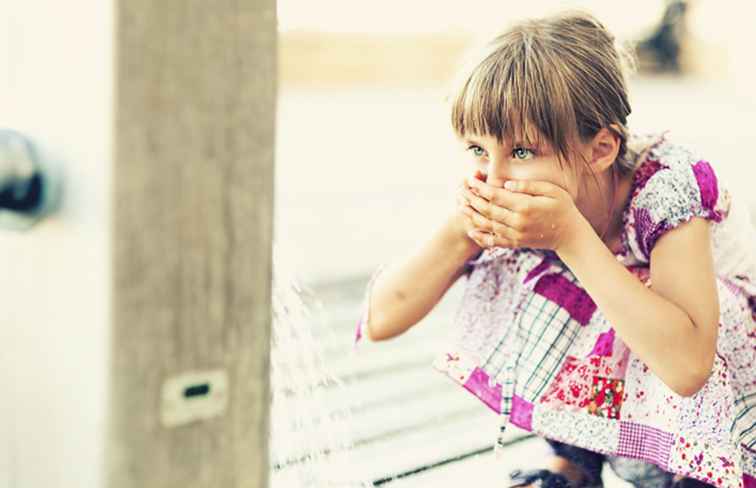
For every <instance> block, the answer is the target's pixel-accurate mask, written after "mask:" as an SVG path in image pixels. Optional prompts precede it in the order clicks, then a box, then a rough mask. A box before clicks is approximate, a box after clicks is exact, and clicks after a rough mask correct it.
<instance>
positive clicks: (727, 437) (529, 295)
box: [357, 13, 756, 488]
mask: <svg viewBox="0 0 756 488" xmlns="http://www.w3.org/2000/svg"><path fill="white" fill-rule="evenodd" d="M625 59H626V58H625V57H624V55H623V54H622V52H621V50H619V49H618V48H617V47H616V46H615V42H614V38H613V36H612V35H611V34H610V33H609V32H608V31H607V30H606V29H605V28H604V26H603V25H601V23H599V22H598V21H597V20H596V19H595V18H593V17H591V16H590V15H587V14H580V13H577V14H572V13H570V14H563V15H558V16H554V17H550V18H545V19H541V20H533V21H527V22H524V23H521V24H519V25H516V26H515V27H513V28H511V29H510V30H509V31H507V32H505V33H503V34H501V35H500V36H498V37H496V38H495V39H494V40H493V41H492V42H491V43H490V44H489V45H488V46H487V48H486V50H485V51H484V52H483V53H482V55H481V56H480V57H478V58H477V59H476V60H475V61H474V62H473V63H472V64H471V65H470V67H469V69H467V70H465V71H464V72H463V73H462V76H461V78H460V81H459V83H458V86H457V88H456V89H455V91H454V93H453V94H452V97H451V119H452V124H453V127H454V129H455V131H456V133H457V135H458V136H459V137H460V139H462V140H463V141H464V143H465V144H466V146H467V148H468V149H469V152H470V157H471V159H472V161H473V162H474V164H475V166H476V172H475V175H474V177H470V178H469V179H467V180H466V181H465V183H464V184H463V185H462V186H461V189H460V205H459V208H458V211H457V212H456V213H455V214H454V215H452V216H451V217H450V218H449V219H448V221H447V222H446V224H445V225H444V226H443V227H442V228H441V229H439V230H438V232H437V233H436V234H435V235H434V236H433V237H432V238H431V239H430V240H429V241H428V242H427V243H426V244H425V245H424V246H423V247H422V248H421V249H420V251H419V252H418V253H417V254H415V255H413V256H411V257H410V258H409V259H407V260H406V261H404V262H401V263H398V264H397V265H395V266H393V267H392V268H390V269H389V270H386V271H383V270H380V269H379V271H378V272H376V274H375V275H374V277H373V279H372V280H371V283H370V285H369V286H368V292H367V296H366V302H365V312H364V314H363V317H362V320H361V321H360V323H359V325H358V329H357V340H359V339H360V337H368V338H369V339H370V340H374V341H380V340H385V339H388V338H391V337H394V336H396V335H399V334H401V333H403V332H404V331H406V330H407V329H408V328H409V327H411V326H412V325H414V324H415V323H417V322H418V321H419V320H420V319H421V318H422V317H424V316H425V315H426V314H427V313H428V312H429V311H430V309H431V308H432V307H433V306H434V305H435V304H436V303H437V302H438V301H439V299H440V298H441V297H442V296H443V294H444V293H445V292H446V290H447V289H448V288H449V287H450V286H451V285H452V284H453V283H454V282H455V281H456V280H457V279H458V278H460V277H462V276H465V277H466V280H467V287H466V292H465V295H464V299H463V302H462V305H461V307H460V310H459V313H458V315H457V317H456V323H455V328H454V329H455V334H454V337H453V338H452V341H451V344H450V346H449V348H448V350H445V351H442V354H441V355H440V356H439V357H438V359H437V360H436V361H435V363H434V366H435V367H436V368H438V369H439V370H440V371H442V372H444V373H445V374H447V375H448V376H449V378H451V379H452V380H454V381H455V382H457V383H459V384H460V385H462V386H463V387H464V388H466V389H467V390H469V391H470V392H472V393H473V394H474V395H476V396H477V397H478V398H480V400H481V401H482V402H484V403H485V404H486V405H487V406H488V407H489V408H491V409H493V410H494V411H495V412H497V413H499V414H501V419H502V427H501V430H502V431H503V430H504V429H505V428H506V425H507V424H508V423H512V424H515V425H517V426H519V427H521V428H524V429H527V430H530V431H532V432H534V433H536V434H538V435H540V436H542V437H544V438H546V439H547V441H548V442H549V444H550V445H551V446H552V448H553V450H554V454H555V456H554V459H552V460H551V461H550V464H549V465H548V466H547V467H545V469H542V470H537V471H532V472H527V473H521V472H516V473H513V474H512V479H513V482H514V484H513V485H512V486H544V487H556V486H571V487H582V486H601V477H600V473H601V467H602V465H603V463H604V462H605V461H606V462H608V463H609V465H610V466H611V468H613V470H614V471H615V472H616V473H617V474H618V476H620V477H621V478H624V479H626V480H627V481H629V482H631V483H632V484H633V485H634V486H638V487H643V488H653V487H668V486H709V485H714V486H719V487H754V486H756V478H754V477H756V408H754V407H756V367H755V365H756V363H755V360H756V259H754V249H756V238H754V231H753V228H752V227H751V224H750V221H749V218H748V211H747V209H746V208H744V207H743V206H742V203H741V202H740V201H738V200H735V199H732V198H731V195H730V193H729V192H728V190H727V189H726V188H725V186H724V185H723V184H722V182H721V181H720V180H719V179H718V178H717V175H716V173H715V171H714V169H713V168H712V166H711V165H710V164H709V163H708V162H707V161H705V160H703V159H701V158H699V157H697V156H696V155H694V154H693V153H692V152H690V151H689V150H688V149H686V148H684V147H681V146H679V145H677V144H675V143H674V142H672V141H670V140H668V138H667V137H666V136H665V135H661V136H645V137H639V136H634V135H630V134H629V132H628V128H627V116H628V115H629V114H630V104H629V102H628V96H627V90H626V75H625V72H624V60H625ZM500 444H501V437H500V438H499V442H497V452H500V451H499V449H500V447H501V446H500Z"/></svg>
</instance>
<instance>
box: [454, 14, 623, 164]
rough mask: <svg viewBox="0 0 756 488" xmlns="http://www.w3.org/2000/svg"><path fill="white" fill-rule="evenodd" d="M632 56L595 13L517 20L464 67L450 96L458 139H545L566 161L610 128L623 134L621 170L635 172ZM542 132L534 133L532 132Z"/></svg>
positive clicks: (620, 136) (560, 161)
mask: <svg viewBox="0 0 756 488" xmlns="http://www.w3.org/2000/svg"><path fill="white" fill-rule="evenodd" d="M632 69H634V62H633V58H632V55H631V54H630V52H629V51H628V50H626V49H625V48H622V47H620V46H618V44H617V43H616V41H615V38H614V36H613V35H612V34H611V33H610V32H609V31H608V30H607V29H606V28H605V27H604V26H603V25H602V24H601V22H599V21H598V20H597V19H596V18H594V17H593V16H592V15H590V14H587V13H583V12H566V13H562V14H558V15H554V16H551V17H546V18H542V19H534V20H527V21H524V22H521V23H519V24H517V25H514V26H513V27H511V28H510V29H508V30H507V31H505V32H503V33H502V34H500V35H498V36H496V37H495V38H494V39H493V40H491V41H490V42H489V43H488V44H487V45H486V46H485V47H484V49H483V50H482V52H480V53H478V54H477V56H476V57H475V58H473V59H472V60H471V64H469V65H468V67H467V69H464V70H463V71H462V72H461V74H460V77H459V78H458V80H457V83H456V86H455V87H454V88H453V91H452V93H451V95H450V97H449V101H450V102H451V122H452V126H453V128H454V131H455V132H456V133H457V135H459V136H465V135H468V134H471V135H486V136H494V137H496V138H497V139H498V140H499V142H502V141H503V140H505V139H510V140H515V141H516V142H527V143H535V144H539V145H540V143H542V142H544V141H543V140H536V141H534V140H533V138H534V137H535V138H538V139H541V138H543V139H545V142H547V143H548V144H549V145H550V146H551V147H552V148H553V149H554V151H555V152H556V154H557V157H558V160H559V163H560V165H562V164H563V163H564V162H565V161H569V160H570V157H571V156H572V155H573V154H574V149H575V147H574V143H575V142H576V136H577V137H579V138H580V139H581V140H582V141H587V140H589V139H590V138H592V137H593V136H594V135H595V134H596V133H597V132H598V131H599V130H600V129H602V128H604V127H605V128H607V129H609V130H611V131H613V132H615V133H616V134H617V135H618V136H619V138H620V150H619V154H618V157H617V161H616V162H617V163H618V166H619V168H618V169H619V171H620V172H621V173H629V172H631V171H632V169H633V164H634V158H629V157H627V139H628V129H627V116H628V115H630V111H631V108H630V102H629V101H628V94H627V79H626V78H627V75H628V74H629V71H630V70H632ZM533 129H535V131H534V130H533Z"/></svg>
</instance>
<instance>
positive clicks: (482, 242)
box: [467, 230, 516, 248]
mask: <svg viewBox="0 0 756 488" xmlns="http://www.w3.org/2000/svg"><path fill="white" fill-rule="evenodd" d="M467 235H468V236H470V239H472V240H473V241H475V243H476V244H478V245H479V246H480V247H485V248H491V247H509V248H513V247H516V246H515V245H514V243H513V242H512V241H510V240H509V239H506V238H504V237H501V236H497V235H494V234H491V233H488V232H481V231H479V230H471V231H470V232H468V234H467Z"/></svg>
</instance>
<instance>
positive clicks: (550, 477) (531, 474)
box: [508, 469, 573, 488]
mask: <svg viewBox="0 0 756 488" xmlns="http://www.w3.org/2000/svg"><path fill="white" fill-rule="evenodd" d="M509 478H510V479H511V480H512V481H516V482H517V484H514V485H509V487H508V488H517V487H518V486H528V485H530V484H533V485H535V486H538V487H540V488H573V486H572V485H571V484H570V480H568V479H567V478H566V477H565V476H564V475H561V474H558V473H554V472H552V471H549V470H548V469H534V470H532V471H525V472H523V471H521V470H519V469H517V470H515V471H512V472H511V473H510V474H509Z"/></svg>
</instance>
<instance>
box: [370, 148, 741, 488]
mask: <svg viewBox="0 0 756 488" xmlns="http://www.w3.org/2000/svg"><path fill="white" fill-rule="evenodd" d="M629 147H630V148H631V149H632V151H633V153H634V154H636V155H639V159H638V163H637V164H636V171H635V173H634V176H633V186H632V190H631V193H630V198H629V199H628V201H627V202H626V206H625V209H624V213H623V223H624V232H623V234H622V250H621V251H620V252H619V253H617V254H616V258H617V260H619V261H620V262H621V263H622V264H623V265H625V267H626V268H627V269H628V270H629V271H630V272H632V273H633V274H634V275H635V276H636V277H637V278H638V279H639V280H641V281H643V282H644V283H645V284H646V286H650V280H649V268H648V266H649V259H650V254H651V250H652V249H653V247H654V245H655V243H656V242H657V241H658V239H659V238H660V237H661V236H663V235H664V233H665V232H667V231H669V230H670V229H673V228H675V227H677V226H678V225H680V224H682V223H684V222H687V221H688V220H690V219H691V218H693V217H701V218H704V219H706V220H708V221H710V222H711V229H712V250H713V257H714V264H715V270H716V273H717V287H718V293H719V301H720V321H719V334H718V343H717V354H716V357H715V360H714V367H713V371H712V373H711V376H710V377H709V379H708V381H707V382H706V384H705V385H704V386H703V388H702V389H701V390H700V391H699V392H697V393H696V394H694V395H692V396H690V397H682V396H680V395H677V394H676V393H675V392H673V391H672V390H671V389H670V388H669V387H667V386H666V385H665V384H664V383H663V382H662V381H661V380H660V379H659V378H658V377H657V376H656V375H655V374H653V373H652V372H651V371H650V370H649V368H648V367H647V366H646V365H645V364H644V363H643V361H641V360H640V359H639V358H638V357H637V356H636V355H635V354H634V353H633V352H632V351H630V350H629V349H628V348H627V346H626V345H625V343H624V342H623V340H622V338H621V337H620V336H619V335H617V334H616V333H615V331H614V329H613V328H612V325H611V324H610V323H609V322H608V321H607V319H606V318H605V317H604V315H603V314H602V312H601V310H599V309H598V308H597V306H596V304H595V303H594V302H593V300H592V299H591V297H590V296H589V295H588V293H587V292H586V291H585V290H584V289H583V288H582V287H581V285H580V283H579V282H578V281H577V279H576V278H575V276H574V275H573V274H572V272H571V271H570V270H569V268H567V266H566V265H564V263H562V262H561V260H560V259H559V258H558V256H557V255H556V253H554V252H552V251H547V250H538V249H527V248H520V249H507V248H492V249H486V250H484V251H483V252H482V253H481V254H480V255H479V257H477V258H476V259H475V260H472V261H470V262H468V275H467V276H468V278H467V284H466V289H465V293H464V297H463V300H462V303H461V306H460V308H459V310H458V313H457V315H456V318H455V322H454V324H453V328H452V329H453V333H452V335H451V337H450V338H449V339H450V340H449V343H448V346H447V347H446V349H445V350H443V351H440V353H439V355H438V357H437V358H436V359H435V361H434V363H433V366H434V367H435V368H436V369H437V370H438V371H440V372H441V373H443V374H445V375H446V376H448V378H450V379H451V380H452V381H454V382H455V383H457V384H459V385H460V386H462V387H463V388H464V389H466V390H467V391H469V392H470V393H472V394H473V395H475V396H476V397H477V398H479V399H480V400H481V402H483V404H485V405H486V406H487V407H488V408H490V409H492V410H493V411H494V412H496V413H497V414H499V415H500V418H501V427H500V429H501V432H500V435H499V436H498V438H497V442H496V451H497V452H500V449H501V445H502V443H503V437H502V436H501V433H503V432H504V431H505V429H506V428H507V425H508V424H509V423H511V424H514V425H516V426H518V427H521V428H523V429H525V430H528V431H531V432H533V433H535V434H538V435H540V436H543V437H546V438H549V439H553V440H557V441H561V442H564V443H566V444H569V445H574V446H577V447H581V448H584V449H588V450H591V451H595V452H600V453H603V454H606V455H609V456H619V457H624V458H633V459H638V460H643V461H646V462H649V463H653V464H655V465H657V466H658V467H660V468H661V469H663V470H665V471H668V472H670V473H676V474H680V475H683V476H685V477H689V478H695V479H698V480H701V481H703V482H705V483H709V484H711V485H714V486H718V487H728V488H738V487H744V488H756V232H755V231H754V227H753V224H752V223H751V220H750V216H749V212H748V209H747V208H746V206H745V205H744V204H743V203H742V202H741V201H739V200H736V199H732V198H731V195H730V193H729V192H728V190H727V188H726V187H725V185H724V184H723V182H722V181H721V180H720V179H719V178H718V177H717V175H716V173H715V171H714V169H713V168H712V166H711V165H710V164H709V163H708V162H707V161H706V160H703V159H701V158H699V157H698V156H696V155H695V154H693V153H692V152H691V151H689V150H688V149H686V148H685V147H683V146H680V145H678V144H675V143H673V142H671V141H669V140H668V139H667V138H666V137H665V136H664V135H661V136H645V137H637V136H636V137H634V138H633V139H631V141H630V144H629ZM378 272H379V271H378ZM378 272H376V274H375V275H374V277H373V280H374V279H375V276H377V274H378ZM373 280H371V285H372V282H373ZM371 285H369V286H368V290H367V294H366V304H367V303H369V297H370V288H371ZM367 320H368V316H367V306H365V308H364V313H363V316H362V318H361V320H360V322H359V324H358V327H357V335H356V340H359V339H360V337H361V336H362V332H363V330H364V327H365V325H366V324H367Z"/></svg>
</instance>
